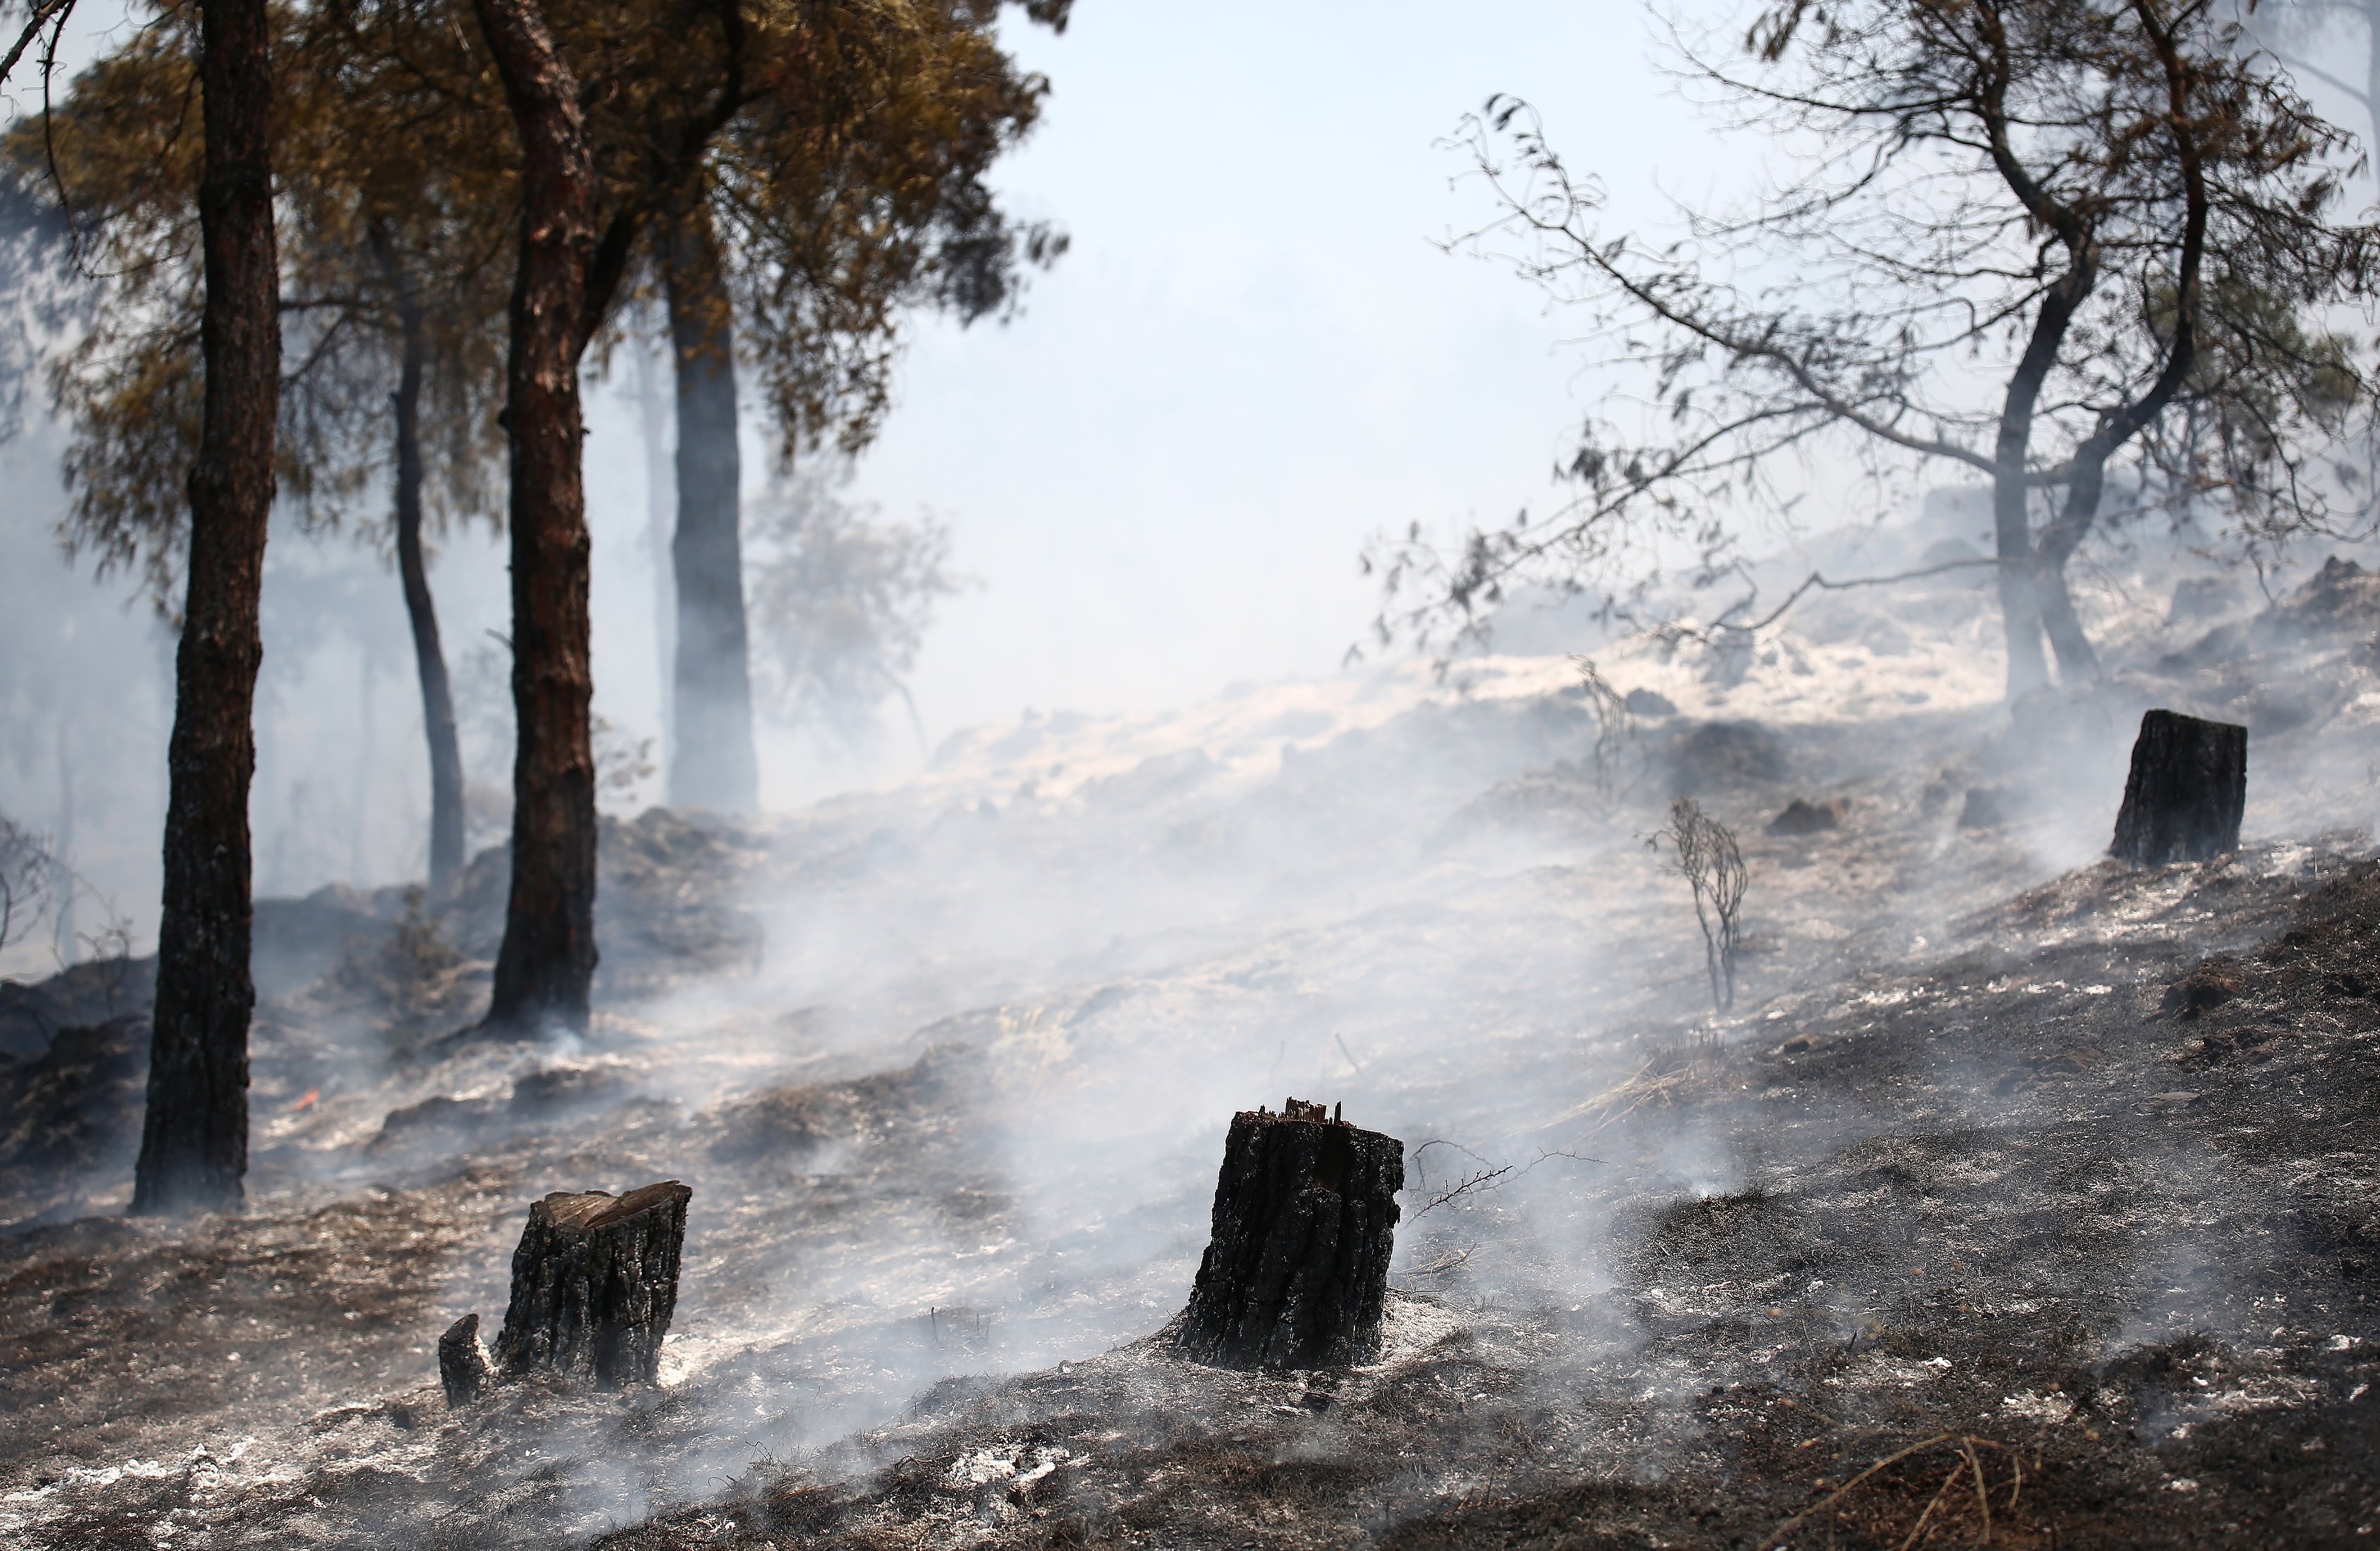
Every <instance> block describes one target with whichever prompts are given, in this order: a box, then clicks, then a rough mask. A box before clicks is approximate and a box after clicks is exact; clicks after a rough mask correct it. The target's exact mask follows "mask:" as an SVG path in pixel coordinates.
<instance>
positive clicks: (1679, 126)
mask: <svg viewBox="0 0 2380 1551" xmlns="http://www.w3.org/2000/svg"><path fill="white" fill-rule="evenodd" d="M1013 34H1014V36H1015V37H1016V40H1017V43H1018V46H1019V49H1020V52H1021V53H1022V55H1023V56H1024V57H1025V58H1026V60H1027V61H1028V62H1029V63H1030V64H1031V65H1032V66H1033V67H1036V68H1038V69H1040V70H1042V71H1043V72H1045V73H1046V74H1047V75H1048V76H1049V77H1050V79H1051V81H1052V83H1053V87H1054V91H1053V92H1052V94H1051V97H1050V103H1049V110H1048V114H1047V116H1046V118H1045V120H1044V122H1043V124H1042V126H1041V127H1040V128H1039V130H1038V132H1037V134H1036V136H1035V137H1034V139H1032V140H1031V141H1030V142H1029V143H1028V145H1027V146H1026V148H1025V150H1024V151H1022V152H1021V153H1020V154H1019V155H1018V156H1017V157H1016V158H1015V159H1014V162H1013V163H1011V164H1009V165H1008V167H1007V169H1006V176H1005V180H1004V181H1005V186H1006V188H1008V189H1009V191H1010V194H1011V197H1012V200H1013V201H1014V207H1015V208H1016V209H1017V210H1018V211H1020V212H1023V213H1026V214H1027V215H1031V216H1038V217H1046V218H1050V219H1054V220H1056V221H1059V222H1062V224H1064V225H1065V226H1066V227H1067V228H1068V229H1069V230H1070V231H1071V232H1072V234H1073V236H1074V243H1075V246H1074V250H1073V251H1072V252H1071V253H1070V254H1068V255H1067V257H1066V258H1065V259H1064V260H1063V261H1062V262H1061V264H1060V265H1059V266H1058V268H1057V269H1056V270H1055V271H1054V272H1052V273H1050V274H1048V275H1046V276H1042V277H1040V278H1039V279H1038V281H1037V282H1036V284H1035V286H1034V289H1033V291H1032V294H1031V296H1030V297H1029V300H1028V303H1027V309H1026V313H1025V315H1024V316H1023V317H1022V318H1020V319H1018V320H1017V321H1014V322H1013V323H1011V324H1009V325H1008V326H1007V327H1005V328H990V327H982V326H978V327H977V328H975V329H972V330H968V331H965V332H960V331H958V330H955V329H952V328H948V327H943V326H929V327H928V328H926V329H925V330H924V331H923V332H922V333H921V335H920V338H919V341H918V344H917V348H916V349H915V351H914V352H913V353H912V354H911V356H910V357H909V359H908V362H907V365H906V368H905V371H904V373H903V377H902V382H901V392H900V407H899V410H898V412H897V413H896V414H895V415H894V416H893V417H892V420H891V422H890V424H889V425H888V426H887V428H886V430H885V434H884V436H883V439H882V441H881V442H880V443H879V445H878V446H877V448H876V449H875V451H874V452H873V453H872V454H870V455H869V456H868V460H867V462H866V464H865V465H864V467H863V470H862V475H861V485H862V491H863V493H864V494H865V495H866V496H868V498H870V499H873V500H875V501H877V502H879V503H881V505H882V506H883V508H884V510H885V512H886V513H887V515H892V516H905V515H912V514H914V513H915V512H916V511H917V508H918V507H919V506H921V505H924V506H930V507H932V508H934V509H935V510H936V511H938V512H940V513H941V514H943V515H945V516H946V517H948V518H950V519H951V520H952V521H953V524H954V526H955V529H956V538H957V552H958V559H959V563H960V564H961V566H962V568H964V569H965V571H967V572H969V573H971V574H972V575H973V576H975V577H977V579H978V580H979V581H980V582H981V584H982V586H981V588H980V589H979V590H978V591H976V592H975V593H973V594H971V595H970V596H968V597H965V598H964V599H961V600H956V601H953V603H951V604H950V605H948V606H947V608H946V610H945V612H944V617H943V622H942V624H941V626H940V628H939V629H938V630H937V632H936V633H935V635H934V636H932V637H931V639H930V640H929V643H928V646H927V649H926V652H925V655H924V658H923V660H922V661H921V663H920V665H919V671H918V674H917V685H916V688H917V696H918V699H919V702H920V706H921V709H922V710H923V712H924V715H925V718H926V721H927V722H928V725H929V731H931V732H932V733H934V734H935V735H937V736H939V735H940V734H941V733H943V732H946V731H948V730H949V729H950V728H952V727H953V726H955V725H959V724H962V723H965V722H967V721H977V720H982V719H987V718H993V717H1002V718H1005V717H1011V716H1014V715H1015V714H1016V712H1017V710H1018V709H1020V708H1022V707H1025V706H1028V705H1029V706H1036V707H1039V708H1041V709H1050V708H1051V707H1053V706H1060V705H1062V706H1068V707H1075V708H1080V709H1123V708H1131V707H1142V706H1155V705H1165V704H1172V703H1178V702H1181V701H1184V700H1188V699H1193V698H1196V697H1200V696H1203V695H1206V694H1208V693H1211V692H1212V691H1214V690H1216V689H1218V688H1220V686H1222V685H1225V684H1226V683H1229V682H1231V681H1233V680H1235V679H1243V678H1261V677H1274V676H1280V675H1285V674H1293V673H1315V672H1324V671H1328V670H1330V669H1331V668H1333V667H1334V666H1335V665H1336V664H1337V663H1338V662H1339V660H1340V659H1341V656H1342V653H1343V652H1344V651H1345V650H1346V648H1347V647H1348V646H1349V645H1350V644H1351V643H1352V642H1354V641H1355V640H1356V639H1358V638H1359V637H1360V636H1361V635H1362V634H1363V631H1364V627H1365V625H1366V622H1367V621H1368V620H1369V619H1370V618H1371V615H1372V612H1373V608H1374V605H1375V602H1376V597H1377V595H1376V593H1375V591H1374V590H1373V588H1372V586H1371V584H1370V583H1369V582H1367V581H1366V580H1365V579H1363V578H1361V577H1359V576H1357V574H1356V558H1357V555H1358V552H1359V551H1360V550H1361V549H1362V547H1363V544H1364V542H1365V540H1366V538H1367V537H1369V536H1370V535H1372V534H1374V533H1376V532H1379V531H1382V530H1386V529H1402V528H1403V527H1404V526H1405V525H1406V524H1407V523H1409V522H1412V521H1415V520H1418V521H1420V522H1422V523H1423V524H1424V525H1425V526H1427V527H1439V528H1448V527H1452V526H1453V525H1455V524H1457V523H1459V522H1461V521H1463V519H1465V518H1468V517H1478V518H1497V517H1502V516H1505V515H1510V513H1511V511H1512V510H1513V509H1515V508H1517V507H1519V506H1520V505H1522V504H1523V503H1531V502H1536V501H1538V500H1540V499H1542V498H1543V497H1544V496H1545V494H1546V493H1547V491H1548V469H1549V467H1550V466H1551V464H1552V462H1553V458H1554V454H1555V453H1556V451H1557V450H1558V448H1559V445H1560V442H1561V440H1562V437H1561V432H1562V430H1563V429H1564V427H1565V425H1566V424H1567V423H1569V422H1570V421H1572V420H1573V418H1575V416H1576V414H1577V412H1578V410H1579V408H1580V407H1581V406H1583V403H1584V400H1583V399H1582V398H1581V397H1580V396H1579V394H1578V390H1577V385H1576V384H1574V383H1573V372H1574V368H1573V364H1572V363H1570V362H1568V361H1566V360H1565V358H1564V357H1563V356H1562V355H1561V353H1560V351H1558V350H1557V349H1555V348H1554V345H1555V341H1556V339H1557V337H1558V334H1559V332H1560V324H1559V323H1558V322H1557V321H1555V320H1553V319H1549V318H1548V316H1547V315H1546V314H1545V311H1544V309H1543V308H1542V306H1541V304H1540V302H1539V299H1538V297H1536V295H1535V294H1534V293H1532V292H1531V291H1530V290H1529V288H1528V287H1526V286H1525V285H1523V284H1522V283H1520V282H1519V281H1517V280H1516V279H1514V278H1513V277H1512V275H1511V273H1509V272H1508V271H1505V270H1503V269H1501V268H1499V267H1497V266H1494V265H1490V264H1486V263H1482V262H1479V261H1475V260H1472V259H1466V258H1457V257H1450V256H1448V255H1447V254H1445V253H1443V252H1440V251H1439V249H1438V248H1435V247H1433V246H1432V242H1431V239H1432V238H1434V237H1439V236H1444V235H1445V234H1446V233H1447V232H1448V231H1449V229H1450V228H1452V227H1456V226H1459V225H1462V224H1465V223H1467V222H1470V221H1472V220H1475V218H1477V217H1478V216H1480V215H1481V214H1482V213H1483V212H1485V211H1486V210H1487V208H1488V206H1487V204H1486V203H1485V200H1484V196H1483V195H1482V194H1481V192H1480V191H1479V190H1478V189H1477V188H1475V187H1450V180H1451V178H1452V177H1453V176H1455V175H1456V174H1458V173H1460V172H1461V170H1462V165H1463V164H1462V160H1461V158H1460V156H1459V155H1458V154H1457V153H1456V152H1454V151H1450V150H1447V149H1444V148H1442V147H1440V146H1438V145H1437V144H1436V143H1435V142H1437V141H1439V139H1442V138H1443V137H1445V136H1446V135H1447V134H1448V133H1449V132H1450V131H1451V130H1452V129H1453V128H1454V127H1455V125H1456V123H1457V121H1458V119H1459V118H1460V117H1461V115H1463V113H1464V112H1465V111H1466V110H1468V109H1471V108H1475V107H1476V106H1477V105H1479V104H1480V103H1482V102H1483V101H1484V100H1485V99H1486V98H1487V97H1488V94H1489V93H1491V92H1494V91H1512V92H1518V93H1521V94H1523V95H1525V96H1528V97H1530V98H1532V99H1533V100H1535V101H1536V102H1538V103H1541V104H1542V105H1543V106H1544V108H1545V110H1546V112H1547V115H1548V121H1549V123H1550V126H1551V127H1552V129H1553V131H1554V133H1555V135H1556V137H1557V139H1558V140H1559V142H1560V144H1561V145H1562V147H1563V148H1564V150H1565V151H1566V152H1567V153H1568V155H1569V156H1570V158H1571V159H1572V160H1573V163H1575V164H1579V165H1582V166H1586V167H1592V168H1594V169H1596V170H1597V171H1599V172H1601V173H1603V174H1604V175H1605V176H1608V177H1609V178H1610V179H1611V180H1612V181H1613V183H1614V184H1615V187H1616V189H1617V191H1618V192H1620V193H1621V195H1622V197H1623V198H1625V197H1629V196H1631V195H1637V196H1641V195H1642V194H1644V193H1645V191H1647V190H1648V189H1649V188H1651V187H1652V186H1651V184H1650V182H1649V177H1650V175H1651V174H1652V173H1653V171H1654V170H1655V169H1656V168H1665V169H1676V170H1677V171H1678V172H1679V173H1680V174H1682V175H1691V173H1692V171H1693V162H1694V158H1695V157H1696V155H1697V154H1698V153H1699V147H1698V145H1697V141H1698V139H1699V136H1698V131H1697V129H1696V127H1695V125H1694V119H1693V117H1692V115H1690V113H1689V112H1688V110H1687V109H1686V108H1685V107H1684V106H1683V104H1682V103H1679V102H1677V101H1676V100H1675V99H1674V98H1673V97H1672V96H1671V95H1670V91H1669V87H1668V83H1667V82H1665V81H1663V80H1661V79H1658V78H1656V77H1655V76H1654V74H1653V73H1652V72H1651V70H1650V69H1649V68H1648V67H1647V56H1648V53H1647V46H1646V45H1647V38H1648V34H1647V30H1646V27H1645V18H1644V14H1643V12H1642V11H1641V10H1640V9H1639V8H1637V7H1636V6H1633V5H1631V4H1628V3H1626V0H1590V3H1587V4H1580V3H1577V0H1571V3H1569V4H1550V3H1529V4H1520V3H1511V0H1507V3H1501V4H1494V5H1472V6H1445V5H1428V6H1425V5H1417V4H1409V3H1378V0H1375V3H1368V4H1364V5H1355V4H1349V3H1336V0H1287V3H1282V0H1272V3H1269V4H1256V3H1249V0H1233V3H1229V4H1225V5H1220V6H1197V7H1195V8H1192V7H1182V6H1160V5H1150V4H1147V3H1145V0H1135V3H1123V0H1079V3H1078V5H1077V7H1076V14H1075V22H1074V24H1073V25H1072V26H1071V27H1070V28H1069V29H1068V30H1067V32H1066V33H1065V35H1064V36H1063V37H1059V38H1052V37H1050V36H1049V35H1048V34H1047V33H1046V32H1043V31H1041V30H1038V29H1036V30H1030V31H1029V32H1028V31H1027V30H1026V29H1025V28H1023V27H1022V26H1021V25H1020V26H1018V27H1015V28H1014V29H1013ZM1702 143H1704V144H1706V143H1707V142H1702ZM1632 202H1633V201H1632Z"/></svg>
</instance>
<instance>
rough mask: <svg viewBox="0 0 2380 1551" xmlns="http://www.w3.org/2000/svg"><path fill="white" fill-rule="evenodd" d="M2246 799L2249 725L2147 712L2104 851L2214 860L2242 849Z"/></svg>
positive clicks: (2130, 857) (2123, 856)
mask: <svg viewBox="0 0 2380 1551" xmlns="http://www.w3.org/2000/svg"><path fill="white" fill-rule="evenodd" d="M2247 806H2248V729H2246V728H2245V727H2239V726H2234V725H2233V724H2232V723H2230V722H2228V721H2200V720H2199V719H2198V718H2196V717H2194V716H2183V715H2181V714H2180V712H2178V711H2166V710H2154V711H2147V712H2143V714H2142V717H2141V733H2140V736H2139V737H2138V738H2137V739H2135V740H2134V741H2133V744H2132V770H2131V776H2130V777H2129V778H2128V779H2127V780H2126V781H2125V782H2124V806H2123V808H2122V810H2121V811H2119V813H2118V814H2117V815H2116V842H2115V844H2114V845H2113V846H2111V847H2109V849H2108V852H2107V854H2109V855H2110V856H2114V857H2116V858H2118V859H2119V860H2120V861H2126V862H2137V863H2140V864H2142V865H2143V866H2164V865H2165V864H2167V863H2168V862H2204V861H2210V860H2212V859H2213V858H2215V857H2216V856H2220V855H2222V854H2224V853H2225V852H2227V851H2233V850H2237V849H2238V848H2239V844H2240V815H2241V813H2243V812H2244V811H2245V810H2246V808H2247Z"/></svg>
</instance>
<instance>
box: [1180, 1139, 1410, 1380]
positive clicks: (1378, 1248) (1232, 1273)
mask: <svg viewBox="0 0 2380 1551" xmlns="http://www.w3.org/2000/svg"><path fill="white" fill-rule="evenodd" d="M1404 1182H1405V1145H1404V1144H1403V1142H1400V1141H1398V1140H1397V1139H1396V1138H1395V1137H1393V1136H1383V1135H1382V1134H1380V1133H1378V1132H1377V1131H1363V1130H1359V1129H1357V1128H1356V1127H1354V1126H1352V1125H1349V1124H1347V1123H1346V1122H1345V1121H1342V1120H1340V1119H1338V1118H1337V1117H1336V1116H1334V1115H1332V1114H1331V1113H1330V1112H1328V1111H1326V1110H1325V1109H1323V1107H1322V1106H1321V1105H1319V1104H1305V1103H1301V1102H1299V1101H1298V1100H1296V1099H1294V1098H1293V1099H1291V1100H1289V1101H1288V1103H1287V1105H1286V1106H1284V1108H1283V1109H1282V1112H1281V1114H1278V1115H1276V1114H1273V1113H1271V1112H1270V1111H1269V1110H1267V1109H1256V1110H1253V1111H1251V1110H1245V1109H1244V1110H1242V1111H1241V1112H1240V1113H1238V1114H1236V1115H1234V1116H1233V1117H1232V1129H1231V1133H1230V1134H1229V1135H1228V1136H1227V1137H1226V1138H1225V1140H1224V1143H1223V1167H1222V1170H1221V1172H1220V1174H1219V1175H1218V1176H1217V1178H1216V1181H1215V1211H1214V1226H1213V1232H1212V1236H1211V1238H1210V1239H1209V1240H1208V1244H1207V1254H1206V1257H1205V1258H1204V1259H1203V1260H1201V1261H1200V1262H1199V1263H1198V1279H1197V1281H1196V1284H1195V1285H1194V1286H1193V1287H1192V1289H1191V1291H1190V1304H1189V1307H1187V1308H1185V1309H1184V1310H1183V1312H1182V1315H1181V1317H1180V1318H1179V1319H1178V1320H1176V1321H1175V1322H1174V1327H1173V1330H1172V1338H1173V1341H1174V1344H1175V1345H1176V1346H1177V1347H1179V1348H1180V1349H1181V1350H1182V1351H1184V1353H1185V1354H1187V1355H1189V1356H1191V1357H1193V1358H1196V1359H1197V1360H1198V1361H1200V1362H1202V1363H1214V1364H1216V1365H1218V1366H1222V1367H1235V1368H1252V1367H1262V1368H1323V1367H1333V1366H1337V1365H1340V1364H1342V1363H1360V1362H1365V1361H1366V1360H1368V1359H1369V1358H1371V1357H1372V1356H1374V1355H1375V1354H1377V1353H1378V1351H1379V1345H1380V1315H1381V1310H1382V1307H1383V1305H1384V1304H1385V1303H1386V1301H1387V1298H1388V1290H1389V1255H1390V1252H1391V1251H1392V1250H1394V1248H1395V1247H1396V1226H1397V1217H1398V1212H1397V1201H1396V1194H1397V1192H1398V1191H1399V1190H1401V1189H1403V1186H1404Z"/></svg>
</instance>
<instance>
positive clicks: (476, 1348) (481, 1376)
mask: <svg viewBox="0 0 2380 1551" xmlns="http://www.w3.org/2000/svg"><path fill="white" fill-rule="evenodd" d="M494 1378H495V1375H494V1374H493V1373H492V1371H490V1369H489V1367H488V1353H487V1350H486V1349H485V1348H483V1347H481V1346H480V1316H479V1315H475V1314H467V1315H464V1316H463V1317H462V1318H460V1319H458V1320H456V1321H455V1323H454V1324H453V1325H451V1326H449V1327H447V1328H446V1333H445V1334H444V1335H443V1336H441V1337H439V1338H438V1382H439V1385H440V1386H441V1387H443V1388H444V1389H445V1391H446V1403H447V1404H448V1405H450V1406H468V1405H469V1404H470V1403H471V1402H472V1401H473V1400H478V1399H479V1398H480V1396H482V1395H484V1394H486V1393H487V1392H488V1386H489V1385H490V1384H491V1383H492V1382H493V1380H494Z"/></svg>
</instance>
